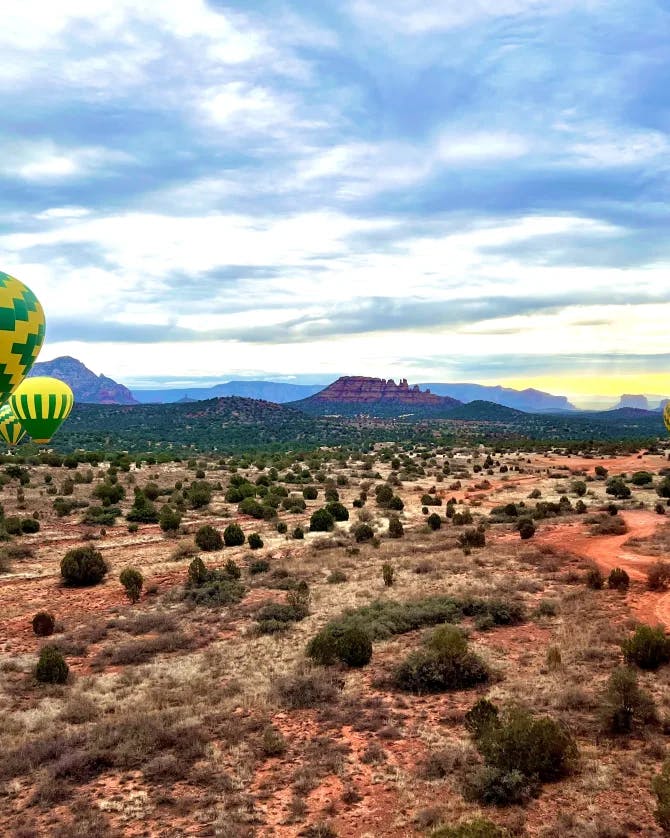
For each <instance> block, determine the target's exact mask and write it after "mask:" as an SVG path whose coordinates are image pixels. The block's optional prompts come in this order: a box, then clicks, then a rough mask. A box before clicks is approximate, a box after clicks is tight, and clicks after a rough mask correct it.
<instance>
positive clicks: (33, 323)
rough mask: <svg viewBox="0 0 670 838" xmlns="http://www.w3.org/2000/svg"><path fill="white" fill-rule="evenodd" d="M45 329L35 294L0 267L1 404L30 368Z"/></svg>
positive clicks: (40, 346) (42, 339)
mask: <svg viewBox="0 0 670 838" xmlns="http://www.w3.org/2000/svg"><path fill="white" fill-rule="evenodd" d="M44 330H45V325H44V312H43V311H42V306H41V305H40V303H39V300H38V299H37V297H36V296H35V295H34V294H33V292H32V291H31V290H30V288H27V287H26V286H25V285H24V284H23V283H22V282H19V280H18V279H15V278H14V277H13V276H10V275H9V274H6V273H3V272H2V271H0V404H2V403H3V402H6V401H7V398H8V396H9V394H10V393H11V392H12V391H13V390H15V389H16V388H17V387H18V386H19V384H20V383H21V382H22V381H23V379H24V378H25V377H26V375H28V373H29V372H30V368H31V367H32V365H33V364H34V363H35V360H36V359H37V356H38V354H39V351H40V349H41V348H42V344H43V343H44Z"/></svg>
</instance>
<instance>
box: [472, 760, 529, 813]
mask: <svg viewBox="0 0 670 838" xmlns="http://www.w3.org/2000/svg"><path fill="white" fill-rule="evenodd" d="M538 792H539V784H538V783H537V781H536V780H535V779H534V778H530V777H528V776H526V775H525V774H523V773H522V772H521V771H517V770H512V771H503V770H501V769H499V768H495V767H494V766H491V765H484V766H483V767H481V768H478V769H475V770H474V771H473V773H472V774H470V775H469V776H468V777H467V778H466V781H465V784H464V789H463V794H464V796H465V798H466V799H467V800H476V801H478V802H479V803H481V804H483V805H484V806H515V805H522V804H524V803H526V802H527V801H528V800H529V799H530V798H531V797H536V796H537V794H538Z"/></svg>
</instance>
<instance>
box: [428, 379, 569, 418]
mask: <svg viewBox="0 0 670 838" xmlns="http://www.w3.org/2000/svg"><path fill="white" fill-rule="evenodd" d="M419 387H428V388H429V389H430V391H431V392H432V393H436V394H437V395H438V396H450V397H451V398H452V399H458V401H461V402H474V401H487V402H494V404H502V405H504V406H505V407H513V408H514V409H515V410H522V411H524V412H526V413H541V412H544V411H551V412H556V411H561V410H576V409H577V408H576V407H575V406H574V405H573V404H571V403H570V402H569V401H568V400H567V398H566V397H565V396H552V395H550V394H549V393H543V392H542V390H534V389H532V388H529V389H527V390H513V389H512V388H510V387H500V386H497V387H487V386H485V385H484V384H439V383H438V384H435V383H431V384H419Z"/></svg>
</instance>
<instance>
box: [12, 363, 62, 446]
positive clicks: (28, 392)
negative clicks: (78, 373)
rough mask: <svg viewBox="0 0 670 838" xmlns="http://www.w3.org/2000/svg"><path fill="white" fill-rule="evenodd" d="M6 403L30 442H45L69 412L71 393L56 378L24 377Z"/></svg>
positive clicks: (49, 439) (49, 440)
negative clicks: (28, 436) (29, 438)
mask: <svg viewBox="0 0 670 838" xmlns="http://www.w3.org/2000/svg"><path fill="white" fill-rule="evenodd" d="M9 404H10V406H11V408H12V410H13V411H14V413H15V414H16V417H17V419H18V420H19V422H20V423H21V425H22V427H23V429H24V430H25V431H26V432H27V433H29V434H30V436H31V437H32V440H33V442H36V443H38V444H40V445H45V444H46V443H48V442H51V439H52V437H53V435H54V434H55V433H56V431H57V430H58V428H60V426H61V425H62V424H63V422H64V421H65V420H66V419H67V417H68V416H69V415H70V411H71V410H72V407H73V405H74V393H73V392H72V390H71V389H70V388H69V387H68V385H67V384H66V383H65V382H64V381H60V380H59V379H58V378H50V377H47V376H35V377H34V378H26V379H24V381H23V382H22V383H21V384H20V385H19V386H18V387H17V389H16V390H15V391H14V392H13V393H12V395H11V396H10V397H9Z"/></svg>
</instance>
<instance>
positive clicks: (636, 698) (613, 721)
mask: <svg viewBox="0 0 670 838" xmlns="http://www.w3.org/2000/svg"><path fill="white" fill-rule="evenodd" d="M604 698H605V703H604V708H603V721H604V724H605V727H606V729H607V730H608V731H609V732H610V733H630V732H631V730H632V729H633V723H634V722H640V723H642V724H646V723H647V722H650V721H652V720H654V719H655V718H656V709H655V707H654V702H653V700H652V698H651V696H650V695H649V694H648V693H646V692H645V691H644V690H643V689H641V688H640V686H639V685H638V683H637V675H636V674H635V672H634V670H632V669H630V668H629V667H627V666H619V667H617V668H616V669H615V670H614V672H612V674H611V675H610V678H609V681H608V682H607V688H606V690H605V697H604Z"/></svg>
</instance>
